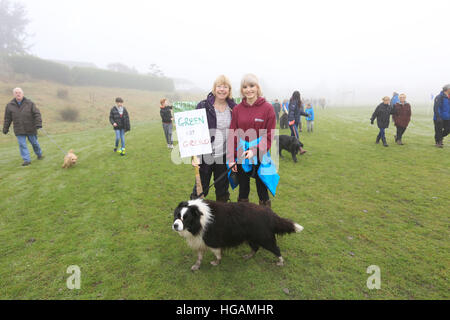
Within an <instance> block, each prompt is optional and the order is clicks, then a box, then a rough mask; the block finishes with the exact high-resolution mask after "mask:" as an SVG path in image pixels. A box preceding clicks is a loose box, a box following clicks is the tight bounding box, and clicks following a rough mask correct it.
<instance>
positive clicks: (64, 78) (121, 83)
mask: <svg viewBox="0 0 450 320" xmlns="http://www.w3.org/2000/svg"><path fill="white" fill-rule="evenodd" d="M6 62H7V64H8V65H9V66H10V67H11V69H12V70H13V71H14V72H16V73H22V74H28V75H30V76H31V77H33V78H36V79H41V80H49V81H55V82H59V83H62V84H66V85H79V86H101V87H117V88H127V89H139V90H148V91H168V92H169V91H173V90H174V83H173V81H172V79H169V78H164V77H156V76H151V75H142V74H128V73H121V72H114V71H108V70H102V69H94V68H79V67H75V68H72V69H71V68H69V67H67V66H65V65H63V64H60V63H57V62H52V61H48V60H44V59H40V58H37V57H34V56H28V55H21V56H9V57H7V58H6Z"/></svg>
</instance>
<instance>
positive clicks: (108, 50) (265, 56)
mask: <svg viewBox="0 0 450 320" xmlns="http://www.w3.org/2000/svg"><path fill="white" fill-rule="evenodd" d="M21 2H22V3H23V4H25V6H26V7H27V10H28V17H29V18H30V19H31V20H32V21H31V23H30V28H29V32H30V33H32V34H34V37H33V38H32V39H31V40H32V42H33V43H34V46H33V48H32V52H33V53H34V54H36V55H38V56H41V57H43V58H50V59H63V60H77V61H86V62H93V63H95V64H97V65H98V66H100V67H105V66H106V65H107V64H108V63H111V62H123V63H125V64H127V65H129V66H135V67H136V68H137V69H138V70H140V71H142V72H145V71H147V70H148V66H149V65H150V64H151V63H156V64H158V65H159V66H161V68H162V69H163V71H164V72H165V74H166V75H168V76H173V77H181V78H187V79H190V80H192V81H194V82H195V83H196V84H198V85H199V86H200V87H202V88H204V89H205V90H207V89H209V87H210V86H211V83H212V82H213V80H214V79H215V78H216V76H217V75H219V74H226V75H227V76H229V77H230V78H231V79H232V81H233V83H234V84H236V85H237V84H238V83H239V81H240V78H241V77H242V75H243V74H245V73H248V72H252V73H255V74H256V75H257V76H258V77H260V78H261V79H262V80H263V83H264V85H265V86H266V88H263V89H266V90H267V91H269V92H270V93H271V94H274V93H277V94H278V95H288V94H289V93H291V92H292V91H293V90H296V89H298V90H300V92H302V93H305V94H306V95H327V96H328V97H331V98H334V99H335V100H338V99H341V98H342V97H343V96H345V95H346V94H345V93H343V92H347V95H348V94H349V92H351V91H353V90H355V95H356V99H357V100H361V99H362V98H363V97H367V98H369V97H370V99H372V98H373V97H377V99H378V98H381V96H380V95H390V94H391V93H392V91H393V90H398V91H402V92H403V91H404V92H406V93H407V94H408V97H411V98H414V99H416V100H418V101H419V100H420V101H427V100H429V99H430V98H429V96H430V93H432V92H433V93H436V92H438V91H439V89H440V88H441V87H442V85H444V84H445V83H449V82H450V62H449V61H448V58H449V57H450V37H449V36H448V30H449V27H450V23H449V22H450V19H449V18H450V1H448V0H429V1H412V0H409V1H404V0H395V1H392V0H391V1H386V0H378V1H353V0H341V1H328V0H315V1H284V0H277V1H274V0H271V1H261V0H259V1H235V0H229V1H212V0H209V1H204V0H199V1H195V0H194V1H178V0H166V1H139V0H128V1H111V0H109V1H106V0H90V1H89V0H77V1H75V0H64V1H57V0H39V1H35V0H33V1H31V0H22V1H21ZM350 95H352V94H350ZM339 97H340V98H339ZM281 98H282V97H281ZM364 100H365V99H364Z"/></svg>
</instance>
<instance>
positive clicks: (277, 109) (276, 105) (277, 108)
mask: <svg viewBox="0 0 450 320" xmlns="http://www.w3.org/2000/svg"><path fill="white" fill-rule="evenodd" d="M273 111H275V116H276V117H277V123H278V122H280V111H281V104H280V102H279V101H278V99H275V102H274V103H273Z"/></svg>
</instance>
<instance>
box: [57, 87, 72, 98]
mask: <svg viewBox="0 0 450 320" xmlns="http://www.w3.org/2000/svg"><path fill="white" fill-rule="evenodd" d="M56 95H57V96H58V98H60V99H67V98H68V97H69V91H67V90H66V89H58V91H57V92H56Z"/></svg>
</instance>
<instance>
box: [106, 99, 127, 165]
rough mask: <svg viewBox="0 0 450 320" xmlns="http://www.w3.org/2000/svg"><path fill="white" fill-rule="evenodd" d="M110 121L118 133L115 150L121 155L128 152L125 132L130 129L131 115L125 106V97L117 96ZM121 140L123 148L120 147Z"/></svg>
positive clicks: (110, 114)
mask: <svg viewBox="0 0 450 320" xmlns="http://www.w3.org/2000/svg"><path fill="white" fill-rule="evenodd" d="M109 122H111V124H112V126H113V129H114V131H115V133H116V144H115V147H114V152H119V154H120V155H121V156H124V155H125V154H126V152H125V133H126V132H128V131H130V129H131V127H130V117H129V115H128V111H127V109H126V108H125V107H124V106H123V99H122V98H117V99H116V105H115V106H114V107H112V109H111V112H110V113H109ZM119 140H120V141H121V143H122V148H120V149H118V148H119Z"/></svg>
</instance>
